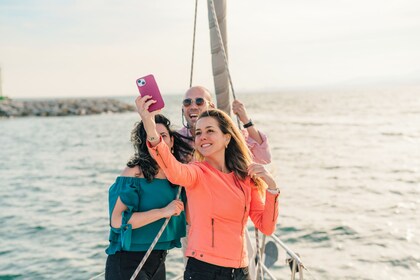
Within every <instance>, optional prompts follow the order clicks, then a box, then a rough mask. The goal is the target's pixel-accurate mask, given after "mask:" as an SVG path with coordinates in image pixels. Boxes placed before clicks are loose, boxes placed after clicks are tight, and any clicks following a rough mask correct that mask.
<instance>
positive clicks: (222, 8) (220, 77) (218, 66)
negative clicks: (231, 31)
mask: <svg viewBox="0 0 420 280" xmlns="http://www.w3.org/2000/svg"><path fill="white" fill-rule="evenodd" d="M210 5H211V1H210V0H209V1H207V6H208V18H209V27H210V44H211V62H212V66H213V80H214V89H215V92H216V100H217V108H219V109H220V110H223V111H224V112H226V113H227V114H229V115H230V113H231V108H230V96H229V75H228V70H227V69H226V66H225V62H224V54H223V49H222V45H221V44H220V40H219V37H218V30H217V25H216V23H215V21H214V20H213V16H212V12H211V9H212V8H211V6H210ZM214 8H215V12H216V17H217V23H218V25H219V28H220V35H221V37H222V41H223V47H224V49H225V51H226V57H227V31H226V26H227V23H226V0H214Z"/></svg>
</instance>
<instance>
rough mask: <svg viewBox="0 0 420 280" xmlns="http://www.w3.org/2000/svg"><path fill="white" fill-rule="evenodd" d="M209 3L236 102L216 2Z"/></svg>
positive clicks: (234, 98)
mask: <svg viewBox="0 0 420 280" xmlns="http://www.w3.org/2000/svg"><path fill="white" fill-rule="evenodd" d="M208 2H209V4H210V7H211V14H212V17H213V21H214V25H215V26H216V34H217V38H218V39H219V43H220V48H221V50H222V55H223V62H224V63H225V68H226V72H227V74H228V80H229V84H230V89H231V91H232V96H233V100H236V95H235V90H234V89H233V82H232V77H231V75H230V70H229V65H228V60H227V55H226V50H225V45H224V44H223V39H222V35H221V33H220V27H219V22H218V21H217V16H216V8H215V7H214V0H208ZM236 121H237V123H238V127H239V128H240V127H241V124H240V122H239V117H238V116H236Z"/></svg>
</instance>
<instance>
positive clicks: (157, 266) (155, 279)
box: [105, 250, 167, 280]
mask: <svg viewBox="0 0 420 280" xmlns="http://www.w3.org/2000/svg"><path fill="white" fill-rule="evenodd" d="M145 254H146V252H129V251H121V252H117V253H115V254H114V255H109V256H108V258H107V260H106V267H105V279H106V280H129V279H130V278H131V276H132V275H133V273H134V271H135V270H136V269H137V267H138V265H139V264H140V262H141V260H142V259H143V257H144V255H145ZM166 255H167V251H162V250H153V251H152V253H151V254H150V256H149V258H148V259H147V261H146V263H145V264H144V265H143V267H142V269H141V270H140V272H139V274H137V277H136V280H166V268H165V259H166Z"/></svg>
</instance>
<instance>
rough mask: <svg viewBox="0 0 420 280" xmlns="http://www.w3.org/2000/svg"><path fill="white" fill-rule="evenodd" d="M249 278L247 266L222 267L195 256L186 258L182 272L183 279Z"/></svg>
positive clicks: (222, 279)
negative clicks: (185, 264) (185, 265)
mask: <svg viewBox="0 0 420 280" xmlns="http://www.w3.org/2000/svg"><path fill="white" fill-rule="evenodd" d="M225 279H226V280H227V279H234V280H251V278H250V277H249V273H248V267H244V268H231V267H223V266H218V265H214V264H209V263H206V262H202V261H199V260H197V259H195V258H191V257H190V258H188V263H187V267H186V268H185V272H184V280H225Z"/></svg>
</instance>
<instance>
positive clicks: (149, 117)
mask: <svg viewBox="0 0 420 280" xmlns="http://www.w3.org/2000/svg"><path fill="white" fill-rule="evenodd" d="M151 98H152V97H151V96H150V95H145V96H143V97H141V96H138V97H137V98H136V107H137V112H138V113H139V115H140V117H141V120H142V121H143V125H144V130H146V133H147V139H148V140H149V142H150V144H151V145H152V146H155V145H157V144H158V143H159V139H160V138H159V133H158V132H157V131H156V123H155V116H156V115H157V114H159V112H160V110H156V111H153V112H149V107H150V105H152V104H153V103H156V100H153V99H151Z"/></svg>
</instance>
